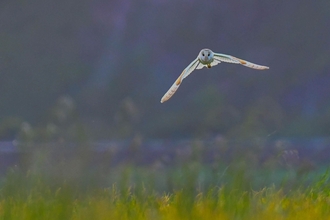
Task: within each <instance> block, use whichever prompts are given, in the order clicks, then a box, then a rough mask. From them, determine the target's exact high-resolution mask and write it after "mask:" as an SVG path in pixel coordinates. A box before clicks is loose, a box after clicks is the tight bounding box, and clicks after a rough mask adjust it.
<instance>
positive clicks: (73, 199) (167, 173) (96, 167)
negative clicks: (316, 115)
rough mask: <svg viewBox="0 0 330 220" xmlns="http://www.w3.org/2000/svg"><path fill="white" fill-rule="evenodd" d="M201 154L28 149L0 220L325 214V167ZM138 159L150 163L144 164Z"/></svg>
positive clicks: (4, 190)
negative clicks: (211, 156)
mask: <svg viewBox="0 0 330 220" xmlns="http://www.w3.org/2000/svg"><path fill="white" fill-rule="evenodd" d="M254 144H255V143H254ZM187 145H188V144H187ZM213 145H214V144H213ZM213 145H211V146H213ZM223 145H224V143H222V144H219V146H223ZM153 146H155V144H154V145H153ZM238 146H239V145H238ZM21 147H22V149H24V146H21ZM169 148H170V147H169ZM208 148H210V146H207V145H202V144H201V142H192V144H190V145H188V147H186V148H182V147H181V148H180V147H176V148H175V149H176V150H177V151H176V152H177V153H176V154H175V155H173V157H172V158H171V157H170V156H168V155H171V153H168V154H165V153H162V154H160V155H162V156H164V155H165V158H163V157H160V158H158V157H157V154H156V151H151V152H152V153H150V149H144V150H143V149H142V148H139V147H138V146H137V145H132V143H131V146H130V147H128V148H127V150H128V151H127V152H130V153H129V154H127V155H126V156H123V155H124V153H123V151H117V152H116V151H115V150H113V149H112V148H109V149H108V150H105V149H102V148H101V147H99V148H98V149H94V150H93V151H91V150H90V149H89V147H88V146H87V145H86V146H82V145H80V146H79V147H78V148H75V147H70V146H68V145H67V146H65V145H62V146H61V145H60V144H56V145H52V146H48V145H42V144H41V145H35V146H34V147H33V148H31V149H33V150H30V151H25V152H23V151H20V152H22V153H21V154H20V159H19V163H17V165H15V166H12V167H11V168H9V169H8V170H7V172H6V173H5V174H4V175H3V176H2V179H1V182H0V218H3V219H326V218H328V216H329V215H330V183H329V177H330V174H329V172H328V170H327V165H326V164H322V163H315V165H314V168H313V169H308V168H306V167H304V166H305V165H304V164H305V163H304V162H300V160H302V158H301V157H298V154H299V153H298V152H300V151H298V150H296V151H294V150H285V151H282V153H281V154H278V152H273V153H269V154H270V155H272V154H274V156H268V157H265V156H260V155H262V154H265V152H264V151H261V150H260V147H258V146H257V147H255V148H253V147H251V148H245V150H244V148H238V147H237V148H235V147H234V150H233V149H231V150H233V151H231V152H230V148H225V149H222V148H219V149H218V152H222V154H223V155H219V154H218V155H217V154H216V153H215V152H216V151H212V155H215V158H217V159H216V160H210V158H209V159H207V158H208V156H207V155H208V153H206V152H208ZM54 149H55V150H54ZM79 149H80V150H79ZM111 149H112V151H111ZM95 152H97V153H95ZM143 153H144V154H145V156H146V158H148V157H151V156H150V155H153V158H156V160H151V161H150V160H149V162H148V160H147V162H146V160H145V158H144V159H143V158H142V156H143ZM166 157H167V158H166ZM157 158H158V159H157ZM265 158H266V159H265ZM119 159H120V160H119ZM260 161H262V162H260Z"/></svg>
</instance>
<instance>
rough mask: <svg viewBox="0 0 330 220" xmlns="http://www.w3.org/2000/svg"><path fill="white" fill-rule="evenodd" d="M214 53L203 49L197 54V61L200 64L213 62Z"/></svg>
mask: <svg viewBox="0 0 330 220" xmlns="http://www.w3.org/2000/svg"><path fill="white" fill-rule="evenodd" d="M213 56H214V53H213V51H212V50H210V49H203V50H201V52H199V54H198V59H199V61H200V62H201V63H202V64H210V63H212V61H213Z"/></svg>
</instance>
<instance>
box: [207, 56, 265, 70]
mask: <svg viewBox="0 0 330 220" xmlns="http://www.w3.org/2000/svg"><path fill="white" fill-rule="evenodd" d="M213 59H214V61H213V62H212V64H211V65H212V66H213V63H214V62H215V61H217V62H219V63H220V62H226V63H235V64H242V65H243V66H246V67H250V68H252V69H257V70H265V69H269V67H268V66H261V65H258V64H254V63H251V62H249V61H246V60H242V59H239V58H237V57H234V56H231V55H226V54H221V53H214V57H213ZM217 64H218V63H217ZM217 64H215V65H217Z"/></svg>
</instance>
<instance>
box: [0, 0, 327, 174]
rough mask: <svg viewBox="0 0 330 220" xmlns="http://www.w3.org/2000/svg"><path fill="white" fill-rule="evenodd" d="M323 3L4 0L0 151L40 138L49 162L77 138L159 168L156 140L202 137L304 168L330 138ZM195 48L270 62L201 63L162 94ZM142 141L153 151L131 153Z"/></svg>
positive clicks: (252, 157) (36, 144) (0, 7)
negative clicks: (165, 98)
mask: <svg viewBox="0 0 330 220" xmlns="http://www.w3.org/2000/svg"><path fill="white" fill-rule="evenodd" d="M329 10H330V2H329V1H327V0H319V1H308V0H291V1H271V0H250V1H200V0H199V1H198V0H176V1H165V0H136V1H132V0H111V1H105V0H95V1H91V0H79V1H78V0H69V1H51V0H46V1H44V0H43V1H40V0H33V1H29V2H22V1H3V2H1V3H0V20H1V25H0V45H1V47H0V72H1V74H0V79H1V80H0V138H1V140H2V141H3V143H6V145H5V144H3V145H2V146H3V150H2V151H6V152H12V151H13V152H16V151H17V150H19V151H20V150H21V151H20V152H23V151H24V152H27V151H29V150H31V149H32V150H33V149H39V150H40V149H46V148H47V152H53V151H55V152H57V153H58V154H59V155H58V157H55V158H57V159H58V160H57V161H56V162H54V163H58V161H60V160H61V158H63V157H62V156H63V155H62V156H61V153H59V152H60V151H61V149H62V150H63V148H64V149H66V150H67V149H68V147H63V146H64V145H66V146H67V145H70V144H73V143H79V144H78V145H75V144H73V145H74V147H73V148H75V149H76V150H75V151H76V152H78V151H79V149H82V148H84V147H86V148H88V147H90V146H93V147H94V148H93V149H97V150H96V151H97V152H98V153H96V154H100V155H103V156H104V155H106V154H105V153H104V152H108V153H109V155H110V154H111V155H114V152H121V151H122V150H123V149H128V150H127V151H125V152H126V153H127V154H125V155H126V156H122V158H126V162H127V161H129V162H132V161H135V160H137V161H140V162H141V161H142V162H141V163H147V162H148V161H149V162H150V161H152V162H153V163H154V165H155V166H156V168H157V167H158V168H159V167H162V166H164V165H166V164H167V163H170V161H172V159H171V158H172V157H171V156H168V157H167V156H166V157H164V155H167V154H166V153H164V152H163V151H162V150H164V149H166V148H169V149H172V150H173V152H174V153H175V155H179V156H180V155H181V156H182V155H188V156H189V155H190V156H191V155H195V154H193V153H191V152H194V149H195V150H196V149H197V150H198V149H204V147H206V149H208V150H209V149H216V151H217V152H220V153H221V155H222V156H221V157H223V159H224V158H226V156H228V157H230V155H233V154H232V153H233V152H241V154H242V152H243V153H244V156H246V157H247V159H246V161H250V163H251V161H255V163H251V164H255V166H259V165H260V164H267V167H268V168H269V167H273V165H270V164H280V165H283V164H284V165H283V166H286V167H288V166H289V167H292V166H293V165H294V164H297V163H298V162H297V161H300V162H299V164H300V165H299V167H300V168H299V169H301V168H303V169H306V170H310V169H311V168H312V167H314V166H315V165H313V164H314V162H313V161H311V159H309V162H306V160H307V159H302V158H303V156H304V155H305V157H306V158H308V156H309V157H310V156H311V155H313V156H315V157H314V160H315V161H323V162H324V161H326V157H325V155H328V154H326V152H328V151H329V150H328V149H329V143H330V142H329V141H328V139H327V137H328V136H329V132H330V86H329V83H330V64H329V60H330V54H329V51H330V41H329V39H330V29H329V21H330V13H329ZM203 48H210V49H212V50H213V51H214V52H218V53H224V54H230V55H233V56H236V57H239V58H242V59H245V60H248V61H251V62H253V63H257V64H261V65H266V66H269V67H270V69H269V70H267V71H257V70H253V69H249V68H246V67H244V66H240V65H231V64H221V65H218V66H216V67H215V68H212V69H206V68H204V69H202V70H198V71H195V72H194V73H193V74H192V75H191V76H190V77H188V78H187V79H186V80H185V81H184V82H183V85H182V86H181V87H180V89H179V90H178V91H177V93H176V94H175V95H174V96H173V97H172V98H171V99H170V100H169V101H168V102H165V103H163V104H161V103H160V99H161V97H162V96H163V94H164V93H165V92H166V91H167V89H168V88H169V87H170V86H171V85H172V83H173V82H174V80H175V79H176V78H177V77H178V76H179V74H180V73H181V72H182V70H183V69H184V68H185V67H186V66H187V65H188V64H189V63H190V62H191V61H192V60H193V59H195V58H196V57H197V55H198V53H199V51H200V50H201V49H203ZM305 140H306V141H305ZM307 140H308V141H307ZM196 143H197V144H196ZM45 145H47V147H45ZM70 146H71V145H70ZM187 146H188V148H189V149H193V150H191V151H189V150H188V151H184V150H178V149H186V147H187ZM196 146H197V147H196ZM201 146H203V147H201ZM207 146H210V148H207ZM245 146H248V147H246V148H244V147H245ZM6 147H7V148H6ZM141 147H145V149H147V148H148V147H149V148H148V149H160V150H159V152H163V153H160V154H159V157H158V156H157V154H154V153H152V152H154V151H152V152H151V153H150V154H147V153H146V154H143V156H146V155H147V156H148V158H144V159H143V160H142V159H141V157H142V156H141V155H142V154H141V153H140V154H139V153H136V152H138V151H139V149H140V148H141ZM12 149H14V150H12ZM77 149H78V150H77ZM114 149H115V150H114ZM240 149H241V150H240ZM247 149H250V151H252V150H254V152H255V153H253V154H252V153H251V154H249V150H247ZM274 149H275V150H274ZM303 149H309V150H313V149H314V150H315V151H318V153H316V154H312V153H310V151H306V150H303ZM229 151H230V152H231V153H229ZM145 152H149V151H147V150H145ZM173 152H172V153H173ZM187 152H188V153H187ZM189 152H190V153H189ZM197 152H199V151H197ZM211 152H213V151H211ZM304 152H305V153H304ZM320 152H321V153H320ZM53 153H54V152H53ZM329 153H330V152H329ZM168 154H169V155H171V152H168ZM211 154H212V155H213V156H214V155H216V154H215V153H211ZM52 155H54V154H52ZM139 155H140V156H139ZM197 155H204V154H201V153H197ZM205 155H206V154H205ZM205 155H204V156H205ZM267 155H268V156H267ZM322 155H323V157H324V158H325V159H324V160H320V157H321V156H322ZM172 156H173V155H172ZM190 156H189V157H190ZM109 157H110V156H109ZM133 157H139V158H138V159H136V158H135V159H134V158H133ZM4 158H6V159H7V160H8V155H6V156H4ZM15 158H16V157H15ZM31 158H32V159H31ZM111 158H113V156H112V157H111ZM132 158H133V159H132ZM155 158H158V159H155ZM159 158H160V159H159ZM193 158H195V157H193ZM197 158H198V157H197ZM203 158H204V157H203ZM205 158H207V156H205ZM205 158H204V159H205ZM236 158H237V157H236ZM269 158H272V160H268V159H269ZM195 159H196V158H195ZM204 159H201V158H199V159H198V160H197V159H196V160H197V161H203V160H204ZM213 159H214V158H213ZM29 160H30V161H33V164H34V163H35V162H36V161H37V160H35V157H34V156H33V157H30V159H29ZM94 160H96V161H98V162H99V161H100V160H98V159H95V158H94ZM214 160H215V161H217V158H216V157H215V159H214ZM12 161H14V162H12V163H11V162H8V164H17V163H18V162H17V161H20V162H21V161H23V162H22V163H23V164H26V163H27V162H26V160H25V159H22V158H20V159H17V158H16V159H13V160H12ZM24 161H25V162H24ZM88 161H89V162H88V163H89V164H90V163H94V162H95V161H94V162H93V160H88ZM105 161H107V159H105ZM143 161H147V162H143ZM166 161H167V162H166ZM207 161H212V159H209V160H207ZM288 161H290V163H287V162H288ZM71 162H72V161H71ZM112 162H113V160H112ZM227 162H228V161H227ZM47 163H50V162H49V161H47ZM72 163H73V162H72ZM228 163H230V162H228ZM248 163H249V162H248ZM28 164H29V163H28ZM30 164H32V162H30ZM77 164H80V163H78V162H77V161H75V162H74V165H72V166H73V167H75V168H77V167H79V166H78V165H77ZM251 164H250V165H251ZM306 164H307V165H306ZM103 165H104V164H103ZM31 166H32V165H31ZM104 166H105V167H106V166H108V165H104ZM109 166H110V165H109ZM274 166H275V165H274ZM297 166H298V165H297ZM5 167H6V166H5ZM25 167H29V166H25ZM39 167H40V166H39ZM45 167H47V166H43V169H46V168H45ZM223 167H226V165H224V166H223ZM306 167H307V168H306ZM30 168H31V167H30ZM98 168H99V167H98ZM77 169H78V168H77ZM81 169H82V170H83V166H81ZM95 169H96V168H95ZM45 172H46V171H45ZM72 173H73V171H72ZM221 173H223V170H222V171H221Z"/></svg>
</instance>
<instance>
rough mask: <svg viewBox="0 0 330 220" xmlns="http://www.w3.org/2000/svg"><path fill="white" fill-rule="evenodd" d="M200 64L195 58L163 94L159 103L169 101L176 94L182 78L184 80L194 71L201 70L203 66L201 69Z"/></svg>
mask: <svg viewBox="0 0 330 220" xmlns="http://www.w3.org/2000/svg"><path fill="white" fill-rule="evenodd" d="M200 64H201V63H200V62H199V60H198V58H196V59H195V60H194V61H192V62H191V63H190V64H189V65H188V66H187V67H186V68H185V69H184V70H183V71H182V73H181V74H180V76H179V77H178V78H177V80H175V82H174V83H173V85H172V86H171V88H170V89H169V90H168V91H167V92H166V93H165V95H164V96H163V98H162V99H161V101H160V102H161V103H163V102H166V101H167V100H169V99H170V98H171V97H172V96H173V95H174V93H175V92H176V90H178V88H179V86H180V85H181V82H182V80H183V79H184V78H186V77H187V76H189V74H190V73H191V72H192V71H194V70H195V69H201V68H203V66H202V67H201V65H200Z"/></svg>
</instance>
